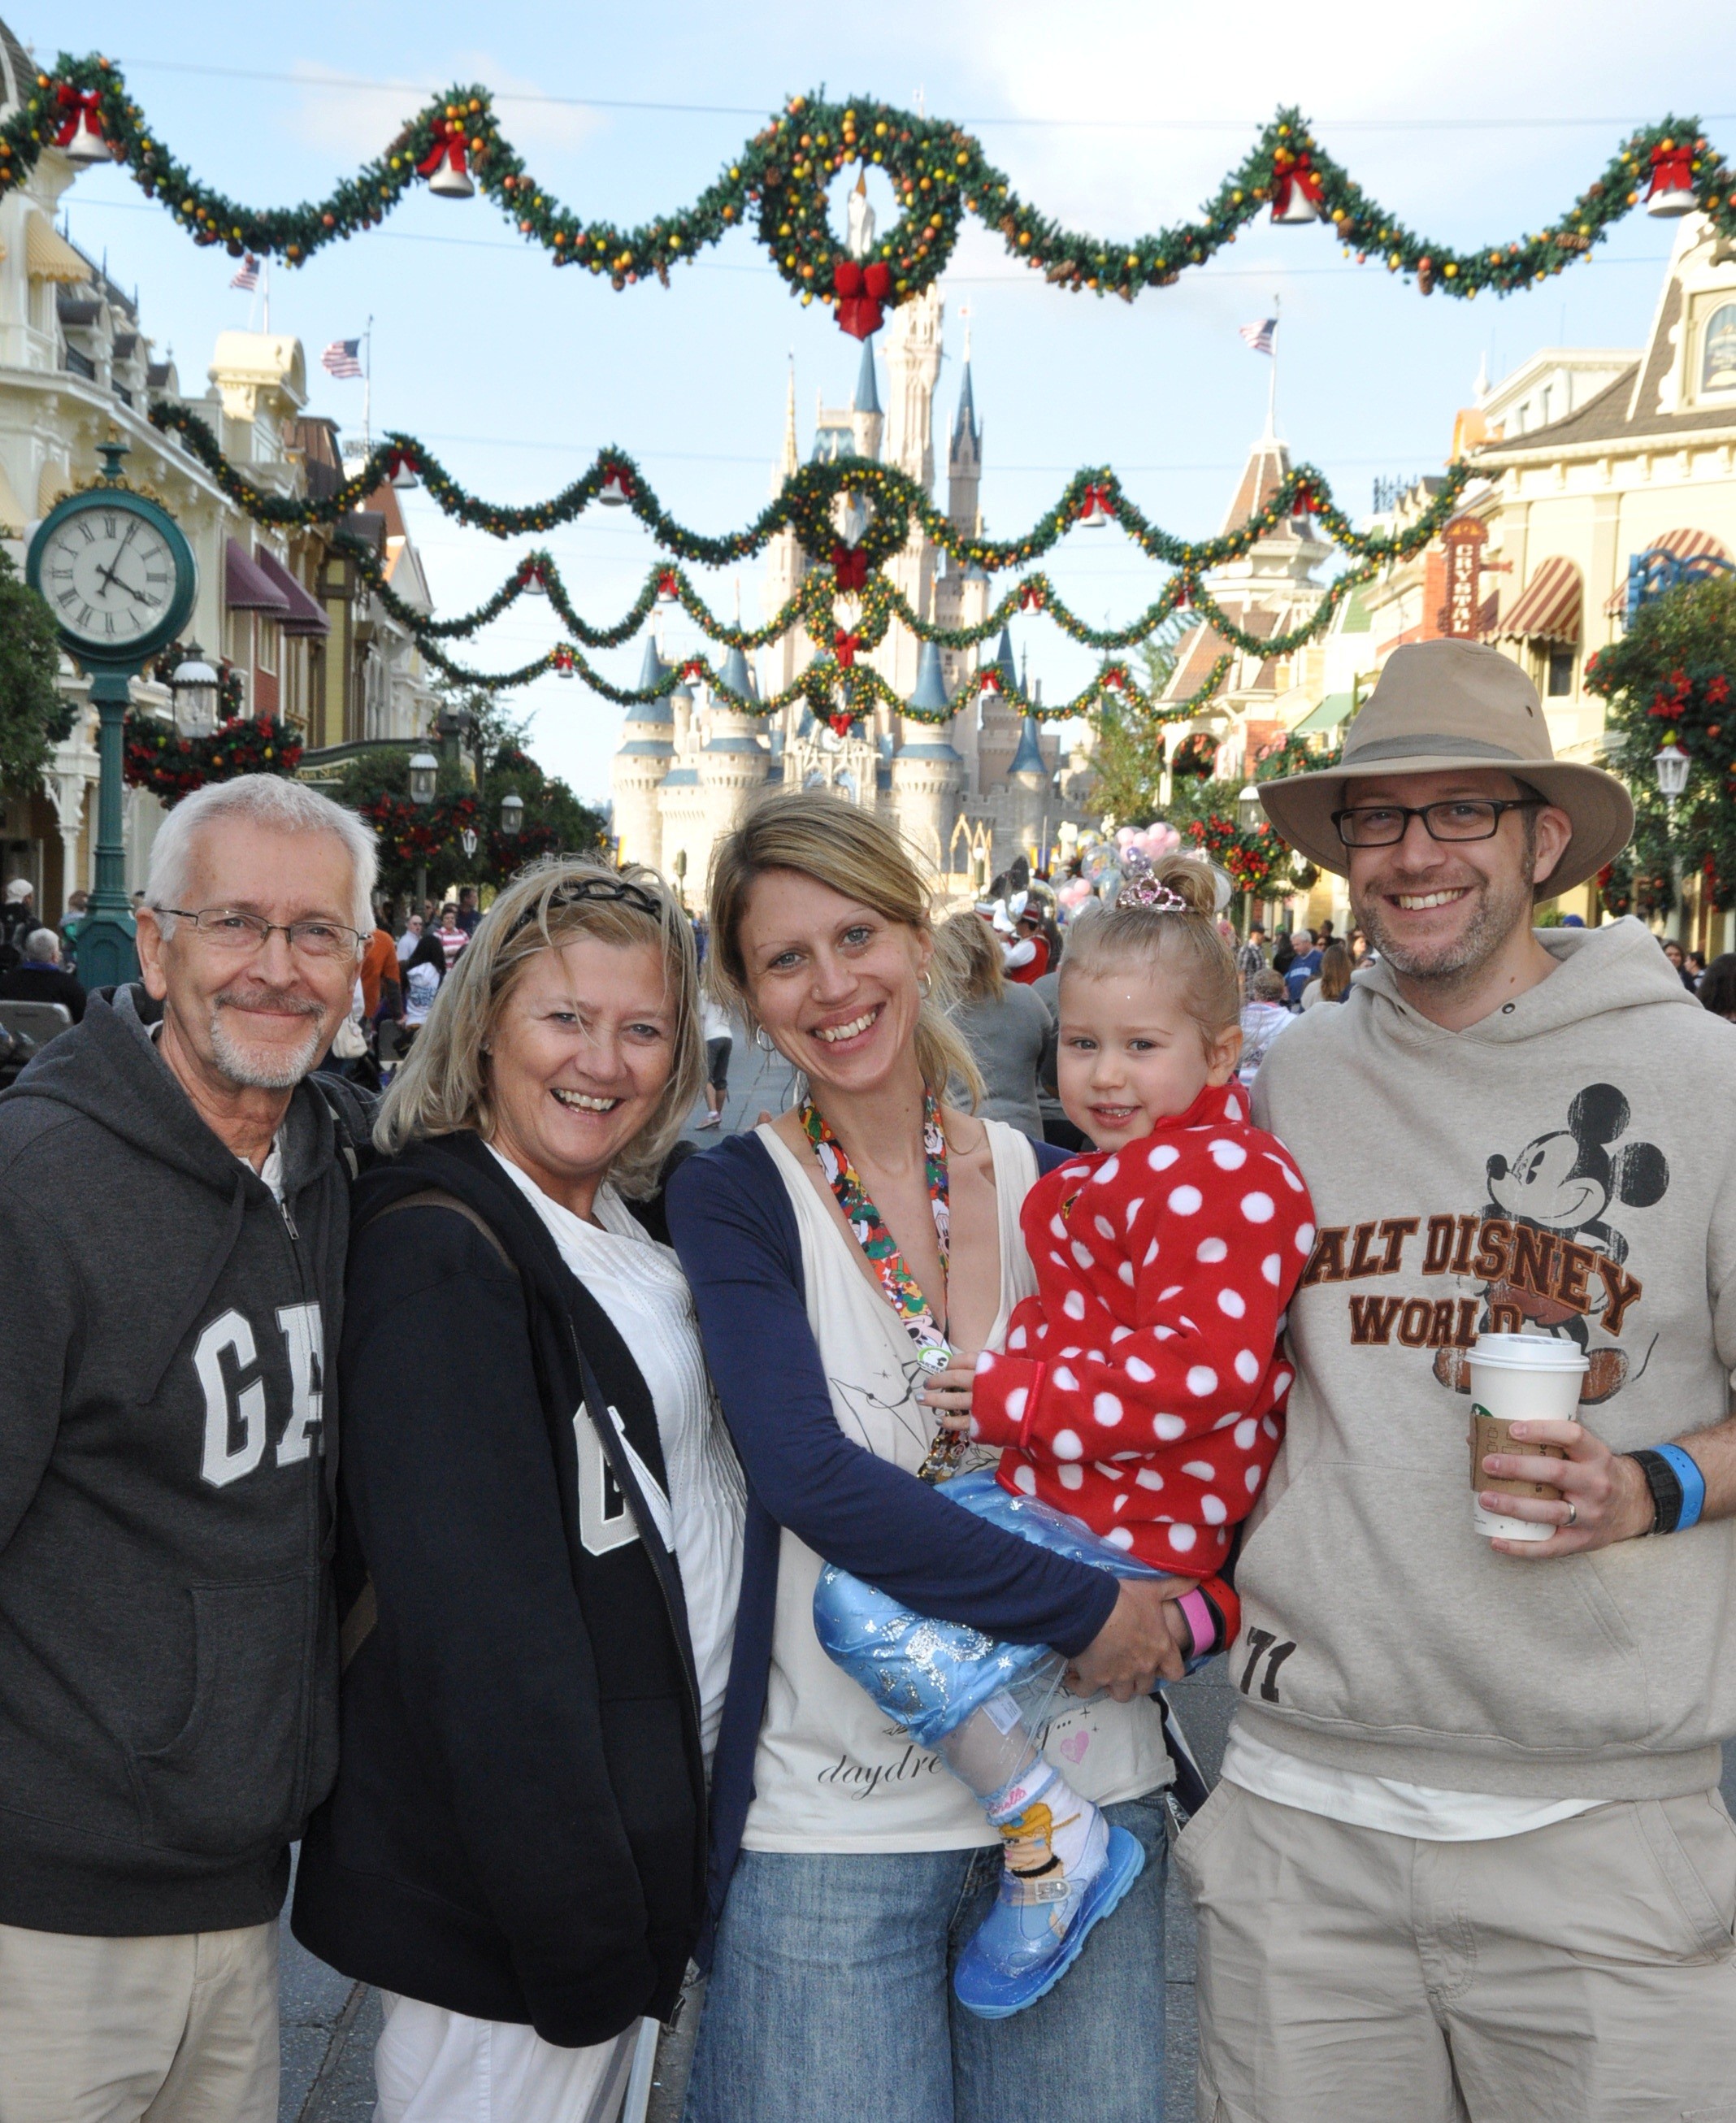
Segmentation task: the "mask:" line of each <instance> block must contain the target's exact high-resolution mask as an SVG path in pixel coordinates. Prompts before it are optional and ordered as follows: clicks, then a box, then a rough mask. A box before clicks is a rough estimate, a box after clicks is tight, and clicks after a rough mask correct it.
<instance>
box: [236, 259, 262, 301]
mask: <svg viewBox="0 0 1736 2123" xmlns="http://www.w3.org/2000/svg"><path fill="white" fill-rule="evenodd" d="M229 284H230V286H231V287H232V288H240V289H241V293H243V294H244V295H250V294H251V293H253V292H254V290H255V288H257V287H258V286H259V284H260V261H259V260H258V259H257V258H255V256H254V255H253V253H252V252H251V251H249V252H248V253H247V255H246V257H245V258H243V259H242V260H241V264H240V265H238V266H236V269H235V278H234V279H232V281H231V282H230V283H229Z"/></svg>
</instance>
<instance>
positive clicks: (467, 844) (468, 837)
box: [458, 826, 476, 862]
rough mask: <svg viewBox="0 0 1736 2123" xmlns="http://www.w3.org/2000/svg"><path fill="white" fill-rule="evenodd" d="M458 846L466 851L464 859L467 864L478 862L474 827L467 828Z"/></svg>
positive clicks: (460, 837)
mask: <svg viewBox="0 0 1736 2123" xmlns="http://www.w3.org/2000/svg"><path fill="white" fill-rule="evenodd" d="M458 845H459V846H460V847H461V848H462V849H463V850H464V859H465V860H466V862H474V861H475V860H476V828H475V827H474V826H466V827H465V829H464V831H463V832H461V833H460V835H459V836H458Z"/></svg>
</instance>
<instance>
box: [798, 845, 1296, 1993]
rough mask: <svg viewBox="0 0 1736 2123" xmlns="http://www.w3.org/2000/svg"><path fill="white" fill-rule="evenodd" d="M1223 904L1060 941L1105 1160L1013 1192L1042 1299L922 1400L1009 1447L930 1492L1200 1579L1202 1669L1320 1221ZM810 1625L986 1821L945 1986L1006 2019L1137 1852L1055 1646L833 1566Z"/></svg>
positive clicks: (1184, 899) (1063, 991)
mask: <svg viewBox="0 0 1736 2123" xmlns="http://www.w3.org/2000/svg"><path fill="white" fill-rule="evenodd" d="M1239 1011H1240V996H1239V992H1238V982H1237V977H1236V968H1235V962H1234V959H1233V957H1232V955H1231V953H1230V949H1229V947H1228V944H1226V943H1225V942H1224V939H1223V938H1222V936H1221V935H1219V932H1218V929H1217V925H1216V922H1215V920H1214V881H1213V879H1212V876H1211V874H1210V871H1208V870H1207V869H1205V867H1204V866H1203V865H1200V864H1199V863H1197V862H1194V861H1191V860H1188V859H1187V858H1186V857H1184V856H1179V855H1172V856H1167V857H1166V858H1164V859H1163V861H1161V862H1160V863H1159V864H1158V865H1157V866H1156V867H1155V869H1149V870H1145V871H1143V872H1142V873H1141V874H1139V875H1138V876H1137V877H1136V878H1135V879H1134V880H1133V881H1132V882H1131V883H1129V884H1127V885H1125V887H1124V888H1123V889H1122V892H1121V896H1120V897H1119V898H1118V900H1117V901H1116V905H1115V907H1114V908H1113V909H1112V910H1108V911H1106V912H1102V913H1100V914H1096V915H1087V916H1084V917H1083V918H1082V919H1081V920H1080V921H1078V922H1077V923H1076V924H1075V926H1074V928H1073V929H1072V930H1070V932H1069V940H1068V949H1067V954H1066V956H1065V959H1064V961H1063V963H1062V969H1061V982H1060V1050H1059V1058H1058V1076H1059V1087H1060V1099H1061V1104H1062V1105H1063V1107H1064V1108H1065V1110H1066V1113H1067V1117H1068V1118H1069V1120H1070V1121H1072V1122H1073V1123H1074V1126H1075V1127H1078V1128H1079V1129H1080V1130H1082V1131H1083V1133H1084V1134H1085V1135H1087V1136H1088V1137H1089V1138H1090V1139H1091V1140H1092V1141H1093V1142H1095V1143H1096V1144H1097V1146H1098V1148H1097V1152H1096V1154H1095V1155H1086V1156H1081V1157H1077V1158H1074V1159H1072V1160H1069V1162H1068V1163H1067V1164H1066V1165H1062V1166H1060V1168H1059V1169H1056V1170H1055V1171H1053V1172H1051V1173H1050V1174H1047V1175H1046V1177H1045V1178H1043V1179H1039V1180H1038V1181H1037V1182H1036V1185H1035V1186H1034V1187H1032V1189H1031V1192H1030V1193H1029V1194H1028V1195H1027V1197H1026V1198H1025V1203H1024V1207H1023V1211H1022V1217H1021V1226H1022V1231H1023V1235H1024V1240H1025V1244H1026V1246H1027V1249H1028V1251H1029V1254H1030V1256H1031V1259H1032V1264H1033V1267H1034V1268H1035V1270H1036V1279H1037V1294H1036V1296H1035V1297H1032V1298H1027V1300H1026V1301H1024V1302H1023V1303H1022V1304H1021V1305H1019V1306H1018V1309H1017V1310H1016V1311H1015V1312H1014V1313H1013V1315H1012V1318H1011V1319H1010V1320H1009V1322H1008V1330H1007V1334H1006V1338H1005V1346H1004V1348H1003V1349H1001V1350H999V1351H994V1350H985V1352H983V1354H982V1355H981V1356H980V1357H979V1358H978V1359H977V1362H976V1370H975V1374H974V1376H973V1375H971V1373H970V1372H968V1371H964V1370H962V1369H957V1368H954V1369H950V1370H948V1371H942V1372H940V1373H939V1374H938V1375H937V1377H936V1378H935V1380H934V1384H933V1385H932V1386H931V1389H930V1392H929V1399H930V1401H931V1403H932V1404H934V1405H936V1406H938V1407H939V1408H942V1409H943V1410H945V1411H947V1413H946V1414H945V1418H944V1420H945V1421H946V1422H947V1424H948V1427H952V1428H955V1429H963V1428H968V1431H969V1433H970V1436H971V1437H972V1438H973V1439H974V1440H976V1441H978V1442H979V1443H980V1444H982V1445H985V1446H998V1447H999V1448H1000V1465H999V1475H998V1477H997V1478H995V1479H992V1480H991V1479H989V1478H988V1477H987V1476H986V1475H985V1474H967V1475H964V1476H962V1477H959V1478H957V1479H954V1480H953V1481H952V1483H951V1484H950V1485H949V1486H948V1488H946V1489H944V1490H943V1494H947V1495H949V1496H951V1497H952V1498H953V1500H954V1501H955V1502H958V1503H959V1504H961V1505H962V1507H964V1508H965V1509H966V1510H970V1511H976V1512H977V1513H978V1514H979V1515H980V1516H989V1517H991V1518H994V1519H996V1520H998V1521H1000V1522H1001V1523H1002V1524H1004V1525H1010V1526H1013V1527H1014V1528H1015V1529H1016V1530H1018V1531H1020V1532H1021V1533H1022V1534H1023V1535H1024V1536H1025V1537H1026V1538H1027V1540H1035V1541H1037V1542H1038V1543H1040V1544H1042V1545H1044V1546H1048V1547H1055V1548H1060V1549H1064V1550H1065V1551H1066V1552H1068V1553H1070V1554H1074V1555H1077V1556H1079V1557H1081V1558H1083V1559H1085V1560H1088V1561H1092V1562H1094V1563H1097V1564H1098V1565H1099V1566H1100V1567H1101V1568H1105V1569H1109V1570H1113V1571H1115V1572H1116V1573H1117V1574H1119V1575H1123V1576H1133V1575H1138V1576H1147V1577H1149V1576H1153V1575H1158V1574H1170V1575H1173V1576H1175V1577H1184V1578H1188V1579H1191V1580H1192V1581H1193V1583H1192V1585H1191V1587H1190V1589H1189V1590H1188V1591H1186V1593H1185V1594H1184V1595H1183V1596H1182V1597H1181V1598H1180V1599H1179V1600H1177V1601H1175V1602H1174V1603H1173V1605H1172V1606H1170V1607H1168V1608H1167V1609H1166V1610H1165V1611H1166V1614H1167V1615H1169V1616H1170V1617H1171V1618H1172V1622H1171V1626H1172V1631H1173V1632H1174V1633H1175V1635H1176V1638H1177V1643H1178V1645H1179V1647H1181V1649H1182V1652H1183V1655H1184V1656H1185V1657H1188V1658H1189V1659H1191V1660H1192V1661H1200V1660H1202V1659H1204V1658H1205V1657H1207V1656H1208V1655H1209V1654H1210V1652H1213V1651H1214V1650H1216V1649H1219V1648H1221V1647H1223V1646H1224V1645H1226V1644H1228V1643H1229V1642H1230V1641H1231V1640H1232V1638H1233V1637H1234V1636H1235V1635H1236V1633H1237V1631H1238V1628H1239V1626H1240V1613H1239V1609H1238V1604H1237V1600H1236V1596H1235V1594H1234V1592H1233V1591H1232V1590H1231V1589H1230V1587H1229V1586H1228V1583H1227V1582H1226V1581H1225V1580H1224V1577H1222V1576H1221V1575H1220V1574H1219V1572H1220V1568H1221V1566H1223V1565H1224V1563H1226V1562H1227V1560H1228V1556H1229V1553H1230V1548H1231V1542H1232V1540H1233V1529H1234V1527H1235V1526H1236V1525H1238V1523H1239V1522H1240V1521H1241V1520H1242V1519H1243V1518H1244V1517H1245V1516H1247V1512H1248V1511H1249V1510H1250V1509H1251V1508H1252V1504H1253V1502H1254V1499H1255V1497H1256V1496H1257V1495H1258V1493H1259V1491H1260V1488H1261V1483H1263V1482H1264V1480H1265V1479H1266V1473H1267V1471H1268V1469H1270V1465H1271V1462H1272V1458H1273V1455H1274V1454H1275V1452H1276V1450H1277V1448H1278V1442H1279V1440H1280V1436H1282V1411H1283V1408H1284V1395H1285V1394H1286V1392H1287V1390H1288V1389H1289V1383H1290V1375H1291V1374H1290V1370H1289V1366H1288V1365H1287V1364H1286V1363H1285V1362H1284V1360H1283V1357H1281V1355H1280V1353H1279V1352H1278V1348H1277V1343H1278V1337H1279V1334H1280V1331H1281V1328H1282V1324H1283V1314H1284V1306H1285V1305H1286V1304H1287V1303H1288V1302H1289V1296H1290V1293H1291V1291H1293V1290H1294V1287H1295V1285H1296V1282H1297V1279H1298V1277H1299V1276H1300V1274H1301V1272H1302V1269H1303V1264H1304V1263H1305V1262H1306V1260H1307V1258H1308V1249H1309V1247H1310V1246H1311V1245H1312V1244H1313V1223H1312V1215H1311V1211H1310V1207H1309V1203H1308V1194H1307V1192H1306V1190H1305V1188H1303V1183H1302V1179H1301V1177H1300V1175H1299V1174H1298V1172H1297V1170H1296V1169H1295V1166H1294V1165H1293V1164H1292V1163H1291V1161H1290V1160H1289V1157H1288V1156H1287V1155H1285V1153H1284V1151H1283V1149H1282V1148H1281V1147H1280V1145H1279V1144H1278V1143H1277V1142H1276V1141H1275V1140H1274V1138H1273V1137H1271V1136H1268V1135H1266V1134H1264V1133H1262V1132H1261V1130H1259V1129H1258V1128H1256V1127H1252V1125H1251V1124H1250V1123H1249V1122H1248V1119H1247V1105H1246V1102H1245V1098H1244V1095H1243V1094H1242V1091H1241V1090H1240V1088H1239V1087H1238V1085H1237V1084H1236V1081H1235V1068H1236V1062H1237V1057H1238V1052H1239V1049H1240V1045H1241V1031H1240V1026H1239V1022H1238V1019H1239ZM966 1411H968V1413H966ZM1046 1507H1050V1508H1046ZM1064 1515H1065V1516H1064ZM1082 1522H1083V1523H1082ZM1093 1536H1095V1538H1093ZM815 1624H816V1627H817V1630H818V1632H819V1634H820V1639H821V1643H823V1644H825V1645H826V1648H827V1650H828V1652H831V1656H832V1657H834V1658H835V1659H836V1660H837V1661H839V1663H840V1665H842V1666H844V1667H845V1670H846V1671H849V1672H850V1673H851V1674H852V1675H854V1677H855V1678H856V1679H857V1680H859V1681H861V1682H862V1684H863V1685H864V1686H865V1687H867V1688H868V1690H869V1692H870V1693H871V1694H873V1695H874V1696H875V1698H876V1699H877V1701H879V1702H880V1703H881V1704H883V1706H884V1707H885V1708H887V1711H888V1712H889V1713H891V1715H892V1716H893V1717H895V1718H897V1719H898V1720H899V1722H901V1723H902V1724H903V1725H905V1727H906V1728H907V1729H908V1730H909V1731H910V1732H911V1733H912V1735H913V1736H915V1738H917V1739H918V1740H919V1741H921V1742H922V1743H923V1744H924V1746H930V1747H933V1748H935V1749H936V1750H937V1751H938V1752H939V1753H940V1755H942V1757H943V1760H945V1761H946V1763H947V1764H948V1767H949V1768H950V1769H952V1771H953V1773H954V1774H956V1775H957V1776H959V1777H960V1778H961V1779H962V1780H963V1781H964V1782H965V1783H966V1784H968V1785H969V1786H970V1788H971V1790H973V1791H974V1792H975V1793H976V1794H977V1796H978V1797H979V1798H980V1800H981V1801H982V1803H983V1806H984V1808H985V1811H986V1812H987V1814H988V1816H989V1818H990V1821H993V1822H994V1825H995V1826H996V1827H997V1828H998V1829H999V1830H1000V1834H1001V1836H1002V1839H1003V1843H1004V1854H1005V1870H1004V1873H1003V1876H1002V1881H1001V1888H1000V1894H999V1900H998V1901H997V1904H996V1906H995V1908H994V1910H993V1911H992V1912H991V1914H990V1916H989V1917H988V1919H986V1920H985V1923H984V1924H983V1926H982V1928H981V1929H980V1931H979V1932H978V1933H977V1934H976V1938H974V1939H973V1940H972V1941H971V1944H970V1945H969V1946H968V1947H966V1950H965V1952H964V1953H963V1955H962V1957H960V1961H959V1964H958V1966H957V1971H956V1972H955V1976H954V1989H955V1990H956V1992H957V1995H958V1998H959V1999H960V2001H961V2002H962V2003H963V2004H965V2005H966V2006H967V2007H969V2008H971V2010H972V2011H974V2012H977V2013H981V2014H983V2015H985V2017H990V2018H999V2017H1002V2016H1004V2015H1005V2014H1006V2013H1014V2012H1018V2011H1019V2010H1021V2009H1022V2008H1023V2007H1025V2006H1027V2005H1028V2004H1030V2003H1032V2002H1033V2001H1034V2000H1035V1999H1037V1998H1039V1997H1041V1996H1042V1995H1043V1994H1044V1993H1045V1992H1046V1991H1047V1990H1048V1989H1051V1988H1052V1987H1053V1985H1055V1983H1056V1982H1057V1981H1058V1980H1060V1976H1061V1975H1063V1974H1065V1971H1066V1970H1067V1968H1068V1967H1069V1966H1070V1965H1071V1963H1072V1962H1073V1961H1074V1959H1075V1958H1076V1957H1077V1956H1078V1954H1079V1950H1080V1947H1082V1946H1083V1943H1084V1938H1085V1935H1086V1933H1088V1931H1089V1930H1090V1929H1091V1928H1092V1926H1093V1924H1096V1923H1097V1922H1098V1921H1099V1920H1100V1919H1102V1918H1103V1917H1104V1916H1107V1914H1108V1913H1109V1912H1110V1910H1112V1909H1113V1908H1114V1907H1115V1906H1116V1903H1117V1902H1118V1901H1119V1900H1121V1897H1122V1896H1123V1895H1125V1892H1126V1891H1127V1889H1128V1888H1129V1887H1130V1886H1131V1885H1132V1883H1133V1882H1134V1880H1135V1878H1136V1877H1138V1875H1139V1871H1140V1869H1141V1867H1142V1865H1143V1863H1144V1858H1143V1855H1142V1854H1141V1852H1140V1850H1139V1846H1138V1844H1136V1843H1135V1841H1134V1839H1133V1838H1132V1837H1131V1836H1130V1835H1127V1834H1126V1833H1125V1830H1121V1829H1118V1828H1116V1829H1111V1827H1110V1826H1109V1825H1108V1823H1107V1821H1105V1819H1104V1817H1103V1816H1102V1813H1101V1811H1099V1810H1098V1808H1097V1807H1095V1806H1093V1804H1092V1803H1091V1802H1089V1801H1088V1800H1085V1799H1083V1798H1081V1797H1079V1796H1078V1795H1077V1793H1074V1791H1073V1790H1072V1788H1070V1787H1069V1784H1068V1783H1067V1782H1066V1779H1065V1777H1064V1776H1063V1775H1062V1774H1060V1771H1059V1770H1058V1769H1056V1768H1055V1766H1054V1765H1053V1764H1050V1762H1049V1761H1047V1760H1046V1759H1045V1757H1044V1755H1043V1754H1042V1752H1041V1732H1040V1731H1037V1730H1033V1727H1036V1726H1038V1725H1040V1723H1041V1708H1042V1707H1043V1705H1044V1704H1045V1703H1046V1701H1047V1700H1048V1699H1051V1698H1052V1694H1053V1690H1054V1688H1055V1684H1056V1683H1057V1681H1058V1680H1060V1661H1059V1659H1058V1657H1056V1655H1055V1654H1053V1653H1050V1652H1045V1651H1043V1650H1042V1649H1041V1647H1027V1646H1020V1645H1014V1644H1006V1643H992V1642H990V1640H988V1639H986V1638H983V1637H981V1636H980V1635H979V1634H977V1633H975V1632H973V1631H971V1630H969V1629H962V1628H959V1627H957V1626H956V1625H953V1624H946V1623H938V1622H934V1621H932V1620H929V1619H925V1618H922V1617H919V1616H913V1615H910V1614H909V1613H908V1611H907V1610H903V1609H900V1608H898V1607H897V1606H896V1603H895V1602H893V1601H891V1600H888V1599H887V1598H886V1596H884V1595H882V1594H879V1593H877V1592H875V1591H873V1589H872V1588H870V1587H868V1586H862V1585H860V1584H859V1583H858V1582H857V1581H855V1580H854V1579H853V1578H850V1577H848V1576H847V1575H846V1574H845V1573H844V1572H838V1571H835V1570H828V1571H826V1572H824V1573H822V1576H821V1582H820V1586H819V1590H818V1591H817V1594H816V1597H815ZM1014 1689H1017V1691H1018V1694H1014V1693H1013V1690H1014ZM1020 1697H1022V1698H1023V1699H1024V1702H1025V1704H1026V1705H1027V1706H1028V1707H1029V1708H1030V1709H1031V1710H1032V1713H1033V1714H1032V1716H1031V1717H1029V1718H1027V1712H1026V1708H1022V1706H1021V1702H1020V1699H1019V1698H1020Z"/></svg>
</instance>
